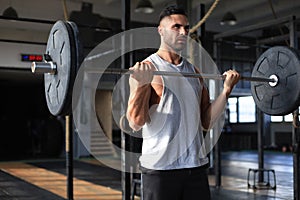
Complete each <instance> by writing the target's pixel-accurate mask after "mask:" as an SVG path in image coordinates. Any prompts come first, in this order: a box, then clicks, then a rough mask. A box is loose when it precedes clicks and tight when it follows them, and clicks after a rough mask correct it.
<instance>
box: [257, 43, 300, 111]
mask: <svg viewBox="0 0 300 200" xmlns="http://www.w3.org/2000/svg"><path fill="white" fill-rule="evenodd" d="M271 75H276V76H277V77H278V83H277V85H276V86H273V87H272V86H271V85H270V84H269V83H261V82H251V92H252V96H253V99H254V101H255V103H256V105H257V107H258V108H259V109H260V110H261V111H262V112H264V113H266V114H269V115H286V114H289V113H291V112H293V111H294V110H295V109H297V108H298V106H299V105H300V88H299V87H300V56H299V54H298V52H297V51H296V50H295V49H292V48H289V47H284V46H276V47H272V48H270V49H268V50H267V51H265V52H264V53H263V54H262V55H261V56H260V57H259V59H258V60H257V62H256V64H255V66H254V68H253V71H252V76H254V77H265V78H269V77H270V76H271Z"/></svg>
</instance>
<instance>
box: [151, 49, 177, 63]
mask: <svg viewBox="0 0 300 200" xmlns="http://www.w3.org/2000/svg"><path fill="white" fill-rule="evenodd" d="M156 53H157V55H158V56H159V57H161V58H162V59H164V60H165V61H167V62H169V63H171V64H174V65H179V64H180V63H181V61H182V57H181V56H180V54H179V53H176V52H174V51H168V50H165V49H161V48H160V49H158V51H157V52H156Z"/></svg>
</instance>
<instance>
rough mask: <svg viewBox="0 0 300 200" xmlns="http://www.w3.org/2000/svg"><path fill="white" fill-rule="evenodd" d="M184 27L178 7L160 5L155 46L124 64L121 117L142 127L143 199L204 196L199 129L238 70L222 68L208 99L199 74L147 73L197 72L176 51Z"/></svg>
mask: <svg viewBox="0 0 300 200" xmlns="http://www.w3.org/2000/svg"><path fill="white" fill-rule="evenodd" d="M188 32H189V22H188V19H187V15H186V13H185V12H184V10H182V9H180V8H178V7H176V6H170V7H168V8H166V9H164V10H163V11H162V13H161V15H160V19H159V26H158V33H159V34H160V37H161V44H160V48H159V49H158V51H157V52H156V53H154V54H152V55H151V56H149V57H148V58H147V59H145V61H143V62H138V63H136V64H135V65H134V66H133V67H131V68H130V70H132V71H133V74H132V75H131V76H130V79H129V85H130V96H129V101H128V109H127V118H128V121H129V124H130V126H131V127H132V128H133V129H134V130H136V131H137V130H140V129H143V132H142V134H143V147H142V155H141V157H140V164H141V171H142V188H143V190H142V199H143V200H169V199H170V200H177V199H178V200H193V199H198V200H200V199H210V190H209V185H208V179H207V173H206V169H207V166H208V158H207V156H206V152H205V147H203V129H208V128H210V127H211V125H212V122H213V121H215V120H216V119H217V118H218V116H220V115H221V113H222V111H223V110H224V107H225V105H226V100H227V98H228V96H229V94H230V92H231V91H232V89H233V87H234V85H235V84H236V83H237V82H238V80H239V78H240V75H239V74H238V73H237V72H236V71H233V70H229V71H227V72H225V73H224V74H225V75H226V78H225V80H224V88H223V91H222V93H221V94H220V95H219V97H218V98H217V99H216V100H215V101H214V102H212V103H211V102H210V99H209V93H208V90H207V88H206V87H205V85H204V82H203V80H202V79H201V78H199V79H197V78H184V77H169V76H153V71H155V70H158V71H174V72H178V73H180V72H188V73H199V70H198V69H197V68H195V67H194V66H193V65H192V64H190V63H189V62H188V61H187V60H186V59H185V58H183V57H181V56H180V53H181V51H182V50H183V49H184V48H185V47H186V42H187V35H188ZM200 121H201V122H200Z"/></svg>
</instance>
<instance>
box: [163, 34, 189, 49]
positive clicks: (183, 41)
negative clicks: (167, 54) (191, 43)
mask: <svg viewBox="0 0 300 200" xmlns="http://www.w3.org/2000/svg"><path fill="white" fill-rule="evenodd" d="M164 43H165V44H166V45H167V46H168V47H169V48H170V50H173V51H175V52H181V51H182V50H183V49H185V48H186V46H187V36H178V37H176V38H175V39H173V38H171V37H166V38H165V39H164Z"/></svg>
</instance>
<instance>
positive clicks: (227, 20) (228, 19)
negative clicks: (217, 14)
mask: <svg viewBox="0 0 300 200" xmlns="http://www.w3.org/2000/svg"><path fill="white" fill-rule="evenodd" d="M236 23H237V21H236V17H235V16H234V15H233V14H232V13H231V12H227V13H226V14H225V15H224V17H223V19H222V21H221V22H220V24H221V25H225V24H227V25H230V26H233V25H236Z"/></svg>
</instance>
